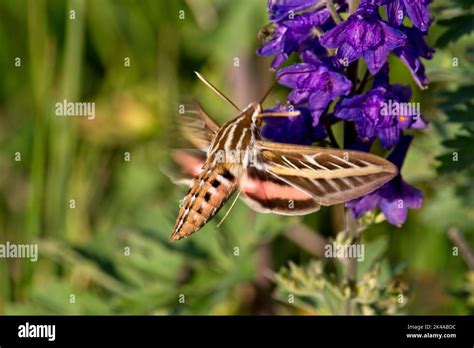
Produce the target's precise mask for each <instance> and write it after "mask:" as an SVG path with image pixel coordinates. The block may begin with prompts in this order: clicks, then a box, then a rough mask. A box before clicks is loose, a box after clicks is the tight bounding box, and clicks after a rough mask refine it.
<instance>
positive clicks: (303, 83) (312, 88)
mask: <svg viewBox="0 0 474 348" xmlns="http://www.w3.org/2000/svg"><path fill="white" fill-rule="evenodd" d="M303 61H304V63H300V64H295V65H291V66H289V67H287V68H284V69H281V70H280V71H279V72H278V75H277V76H278V79H279V83H280V84H282V85H284V86H287V87H290V88H292V89H293V90H292V91H291V93H290V94H289V95H288V101H289V102H290V103H292V104H295V105H296V104H302V103H306V102H308V107H309V110H310V111H311V114H312V116H313V125H317V124H318V123H319V117H320V116H321V114H322V113H323V111H324V110H325V109H326V108H327V106H328V105H329V103H330V102H331V101H332V100H334V99H335V98H337V97H339V96H341V95H347V94H348V93H349V92H350V90H351V87H352V83H351V82H350V81H349V80H348V79H347V78H346V77H345V76H344V75H341V74H340V73H338V72H336V71H333V70H332V69H333V67H331V69H330V64H325V63H323V62H322V61H321V60H319V59H317V58H316V57H315V56H314V55H312V54H309V53H306V54H303ZM329 61H330V60H328V62H329Z"/></svg>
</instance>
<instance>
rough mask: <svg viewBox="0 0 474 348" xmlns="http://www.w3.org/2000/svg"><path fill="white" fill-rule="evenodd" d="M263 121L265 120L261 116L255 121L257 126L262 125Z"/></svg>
mask: <svg viewBox="0 0 474 348" xmlns="http://www.w3.org/2000/svg"><path fill="white" fill-rule="evenodd" d="M262 122H263V120H262V119H261V118H257V120H256V121H255V125H256V126H261V125H262Z"/></svg>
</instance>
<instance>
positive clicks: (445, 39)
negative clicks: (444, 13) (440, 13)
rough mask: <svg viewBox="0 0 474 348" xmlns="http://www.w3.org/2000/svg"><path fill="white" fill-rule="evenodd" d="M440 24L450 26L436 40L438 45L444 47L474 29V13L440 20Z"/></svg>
mask: <svg viewBox="0 0 474 348" xmlns="http://www.w3.org/2000/svg"><path fill="white" fill-rule="evenodd" d="M438 24H439V25H441V26H447V27H448V29H447V30H446V31H445V32H444V33H443V34H442V35H441V36H440V37H439V38H438V40H437V41H436V46H437V47H440V48H443V47H446V46H447V45H448V44H449V43H451V42H455V41H457V40H459V39H460V38H461V37H462V36H464V35H467V34H469V33H471V32H472V31H473V30H474V15H472V14H465V15H461V16H457V17H453V18H450V19H444V20H439V21H438Z"/></svg>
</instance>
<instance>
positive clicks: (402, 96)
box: [335, 69, 426, 149]
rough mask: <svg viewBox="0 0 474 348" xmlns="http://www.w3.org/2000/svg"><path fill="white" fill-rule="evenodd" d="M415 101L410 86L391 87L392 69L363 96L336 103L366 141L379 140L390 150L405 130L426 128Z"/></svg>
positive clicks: (339, 112) (338, 111)
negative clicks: (390, 72) (390, 74)
mask: <svg viewBox="0 0 474 348" xmlns="http://www.w3.org/2000/svg"><path fill="white" fill-rule="evenodd" d="M410 99H411V89H410V87H409V86H403V85H389V84H388V69H384V70H382V71H381V72H380V73H379V74H377V75H376V77H375V82H374V86H373V88H372V89H371V90H369V91H368V92H367V93H365V94H363V95H355V96H352V97H347V98H344V99H342V100H341V101H339V102H338V103H337V104H336V107H335V115H336V117H338V118H341V119H343V120H346V121H354V122H355V126H356V130H357V134H358V135H359V137H360V138H361V140H362V141H365V142H368V141H372V140H373V139H374V138H376V137H377V138H378V139H379V140H380V143H381V145H382V146H383V147H385V148H386V149H390V148H391V147H392V146H393V145H395V144H396V143H397V142H398V140H399V138H400V134H401V131H402V130H405V129H408V128H424V127H425V126H426V123H425V122H424V120H423V118H422V116H421V113H420V112H419V110H417V105H418V104H416V103H407V102H408V101H409V100H410Z"/></svg>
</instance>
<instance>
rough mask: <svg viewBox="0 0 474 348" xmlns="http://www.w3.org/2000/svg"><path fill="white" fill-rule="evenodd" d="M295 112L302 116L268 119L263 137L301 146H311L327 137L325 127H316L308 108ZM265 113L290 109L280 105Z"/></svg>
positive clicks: (320, 125)
mask: <svg viewBox="0 0 474 348" xmlns="http://www.w3.org/2000/svg"><path fill="white" fill-rule="evenodd" d="M294 110H295V111H299V112H300V113H301V114H300V115H299V116H295V117H266V118H265V126H264V127H263V129H262V135H263V136H264V137H265V138H267V139H269V140H272V141H277V142H284V143H289V144H301V145H310V144H312V143H314V142H315V141H318V140H323V139H324V138H325V137H326V129H325V128H324V125H323V124H321V123H320V124H318V125H316V126H314V125H313V117H312V116H311V113H310V112H309V110H308V109H307V108H304V107H297V108H295V109H294ZM265 111H267V112H284V111H289V109H288V108H286V107H283V106H281V105H278V106H277V107H275V108H272V109H268V110H265Z"/></svg>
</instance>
